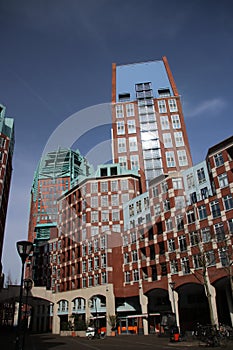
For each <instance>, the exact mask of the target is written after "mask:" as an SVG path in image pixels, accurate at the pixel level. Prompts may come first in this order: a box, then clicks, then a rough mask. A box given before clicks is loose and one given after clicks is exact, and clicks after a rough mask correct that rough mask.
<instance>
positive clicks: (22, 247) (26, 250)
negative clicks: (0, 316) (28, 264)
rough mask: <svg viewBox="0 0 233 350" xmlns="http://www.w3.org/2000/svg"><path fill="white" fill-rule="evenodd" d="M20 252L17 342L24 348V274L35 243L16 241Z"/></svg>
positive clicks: (19, 347) (16, 347)
mask: <svg viewBox="0 0 233 350" xmlns="http://www.w3.org/2000/svg"><path fill="white" fill-rule="evenodd" d="M16 247H17V251H18V254H19V256H20V258H21V261H22V270H21V282H20V294H19V310H18V323H17V336H16V342H15V349H16V350H23V344H21V334H20V333H21V332H20V331H21V317H22V297H23V276H24V264H25V261H26V259H27V258H28V256H29V254H30V253H31V251H32V250H33V244H32V242H29V241H19V242H17V243H16Z"/></svg>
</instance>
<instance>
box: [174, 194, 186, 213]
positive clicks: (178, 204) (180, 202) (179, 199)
mask: <svg viewBox="0 0 233 350" xmlns="http://www.w3.org/2000/svg"><path fill="white" fill-rule="evenodd" d="M184 207H185V198H184V196H176V197H175V209H176V210H177V209H182V208H184Z"/></svg>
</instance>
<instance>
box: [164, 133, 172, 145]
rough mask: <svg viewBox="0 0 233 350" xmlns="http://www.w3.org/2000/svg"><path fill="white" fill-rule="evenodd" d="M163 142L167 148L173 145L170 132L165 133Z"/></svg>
mask: <svg viewBox="0 0 233 350" xmlns="http://www.w3.org/2000/svg"><path fill="white" fill-rule="evenodd" d="M163 144H164V147H165V148H169V147H173V144H172V138H171V134H170V133H165V134H163Z"/></svg>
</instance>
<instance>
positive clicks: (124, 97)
mask: <svg viewBox="0 0 233 350" xmlns="http://www.w3.org/2000/svg"><path fill="white" fill-rule="evenodd" d="M112 102H113V103H114V104H115V108H114V109H113V140H114V142H113V147H114V149H113V154H114V161H115V162H117V163H120V165H121V166H122V167H123V168H128V169H134V170H135V169H138V170H139V173H140V175H141V178H142V191H143V192H144V191H145V190H146V189H148V182H149V181H150V180H151V179H153V178H155V177H157V176H159V175H161V174H164V175H165V174H168V173H171V172H174V171H179V170H184V169H187V168H189V167H190V166H191V165H192V160H191V154H190V147H189V143H188V137H187V132H186V127H185V122H184V117H183V113H182V106H181V101H180V96H179V93H178V91H177V88H176V85H175V82H174V79H173V76H172V73H171V71H170V68H169V66H168V62H167V59H166V57H163V58H162V60H158V61H151V62H143V63H136V64H129V65H119V66H118V65H116V64H113V66H112Z"/></svg>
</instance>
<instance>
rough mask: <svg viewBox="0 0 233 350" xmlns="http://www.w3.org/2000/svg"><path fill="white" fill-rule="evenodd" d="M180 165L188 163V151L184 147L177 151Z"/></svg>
mask: <svg viewBox="0 0 233 350" xmlns="http://www.w3.org/2000/svg"><path fill="white" fill-rule="evenodd" d="M177 156H178V162H179V166H186V165H188V159H187V155H186V151H185V150H184V149H182V150H180V151H177Z"/></svg>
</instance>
